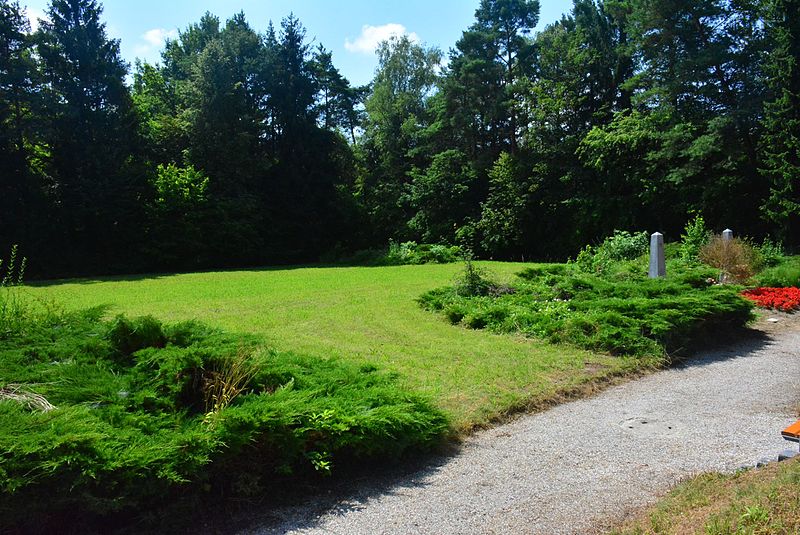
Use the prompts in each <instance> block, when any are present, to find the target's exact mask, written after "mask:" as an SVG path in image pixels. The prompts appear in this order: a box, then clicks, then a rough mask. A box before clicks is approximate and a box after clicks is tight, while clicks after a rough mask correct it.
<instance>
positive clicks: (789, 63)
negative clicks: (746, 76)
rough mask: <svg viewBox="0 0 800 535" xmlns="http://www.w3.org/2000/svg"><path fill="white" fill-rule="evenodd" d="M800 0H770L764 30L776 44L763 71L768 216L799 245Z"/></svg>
mask: <svg viewBox="0 0 800 535" xmlns="http://www.w3.org/2000/svg"><path fill="white" fill-rule="evenodd" d="M798 13H800V2H798V1H797V0H770V2H768V11H767V24H768V26H767V29H768V32H769V33H770V37H771V39H772V41H773V42H774V48H773V50H772V53H771V54H770V56H769V60H768V64H767V74H768V76H769V78H768V84H769V88H770V90H771V92H772V99H771V100H770V101H769V102H768V103H767V104H766V106H765V116H764V129H765V133H764V137H763V139H762V151H763V154H764V163H763V168H762V173H763V175H764V176H765V177H766V178H767V179H768V181H769V189H770V191H769V197H768V198H767V201H766V203H765V205H764V208H765V215H766V218H767V219H768V220H769V221H770V222H772V223H773V224H775V225H777V228H776V229H775V230H776V233H777V234H778V235H779V237H780V238H782V239H784V240H786V241H787V242H788V241H789V240H791V241H792V245H796V243H797V238H796V236H797V233H798V231H800V17H799V16H798Z"/></svg>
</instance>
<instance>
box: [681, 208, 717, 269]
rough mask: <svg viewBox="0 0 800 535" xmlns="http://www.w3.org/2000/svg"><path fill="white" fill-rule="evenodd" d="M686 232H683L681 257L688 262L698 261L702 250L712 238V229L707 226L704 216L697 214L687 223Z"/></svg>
mask: <svg viewBox="0 0 800 535" xmlns="http://www.w3.org/2000/svg"><path fill="white" fill-rule="evenodd" d="M684 233H685V234H681V247H680V255H681V258H682V259H683V260H685V261H688V262H691V261H696V260H698V258H699V256H700V250H701V249H702V248H703V247H705V245H706V244H707V243H708V242H709V240H710V239H711V231H710V230H708V228H707V227H706V221H705V219H703V216H701V215H697V216H695V218H694V219H692V220H691V221H689V222H687V223H686V226H685V227H684Z"/></svg>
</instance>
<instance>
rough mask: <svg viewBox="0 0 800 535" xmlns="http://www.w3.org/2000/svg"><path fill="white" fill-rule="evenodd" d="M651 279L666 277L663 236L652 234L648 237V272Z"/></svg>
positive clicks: (657, 233) (656, 233)
mask: <svg viewBox="0 0 800 535" xmlns="http://www.w3.org/2000/svg"><path fill="white" fill-rule="evenodd" d="M648 276H649V277H650V278H651V279H657V278H658V277H666V276H667V266H666V264H665V263H664V235H663V234H661V233H660V232H654V233H653V235H652V236H650V271H649V273H648Z"/></svg>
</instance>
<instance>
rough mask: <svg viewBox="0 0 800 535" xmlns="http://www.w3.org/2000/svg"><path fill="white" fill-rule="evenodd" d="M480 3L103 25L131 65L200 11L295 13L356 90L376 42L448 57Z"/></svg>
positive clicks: (256, 4) (301, 2) (293, 3)
mask: <svg viewBox="0 0 800 535" xmlns="http://www.w3.org/2000/svg"><path fill="white" fill-rule="evenodd" d="M47 3H48V0H27V1H24V2H21V4H23V5H25V6H27V8H28V15H29V17H31V18H32V19H36V18H39V17H43V16H44V12H45V11H46V9H47ZM478 4H479V1H478V0H436V1H430V0H404V1H374V0H339V1H335V2H332V1H330V0H270V1H269V2H264V1H262V0H241V1H239V2H228V1H225V0H170V1H166V2H165V1H163V0H137V1H136V2H131V1H130V0H106V1H104V2H103V7H104V12H103V22H105V23H106V26H107V31H108V34H109V36H110V37H113V38H115V39H120V41H121V43H120V45H121V46H120V49H121V53H122V57H123V59H124V60H125V61H127V62H129V63H130V64H131V65H133V63H134V61H135V59H136V58H141V59H143V60H147V61H149V62H151V63H152V62H155V61H158V60H159V58H160V53H161V51H162V50H163V48H164V41H165V39H168V38H174V37H177V35H178V30H179V29H180V30H182V29H185V28H186V27H187V26H188V25H189V24H191V23H193V22H196V21H197V20H199V19H200V17H201V16H202V15H203V13H205V12H206V11H210V12H212V13H214V14H215V15H217V16H219V17H220V18H221V19H222V20H226V19H228V18H230V17H231V16H232V15H234V14H235V13H237V12H239V11H244V13H245V15H246V16H247V20H248V21H249V22H250V23H251V24H252V26H253V28H254V29H255V30H257V31H264V30H265V29H266V27H267V23H268V22H269V21H270V20H272V21H273V22H274V23H275V24H277V23H278V22H280V20H281V19H283V18H284V17H285V16H286V15H288V14H289V13H292V12H293V13H294V15H295V16H296V17H298V18H299V19H300V20H301V21H303V25H304V26H305V27H306V29H307V32H308V34H307V35H308V37H309V39H311V38H313V39H314V40H315V43H314V44H315V45H316V44H318V43H322V44H323V45H325V47H326V48H327V49H329V50H331V51H332V52H333V59H334V61H335V62H336V66H337V67H338V68H339V70H340V71H341V72H342V74H343V75H344V76H345V77H346V78H347V79H348V80H350V81H351V82H352V83H353V84H354V85H361V84H366V83H367V82H369V81H370V80H371V79H372V77H373V75H374V74H375V68H376V66H377V64H378V60H377V56H376V54H375V50H376V48H377V46H378V43H380V42H381V41H382V40H385V39H386V38H388V37H389V36H391V35H393V34H398V33H401V34H402V33H406V34H408V35H409V36H411V37H412V39H415V40H419V41H421V42H424V43H425V44H427V45H429V46H435V47H438V48H440V49H441V50H442V51H444V52H445V53H446V52H447V51H448V50H449V49H450V48H452V47H453V46H454V45H455V42H456V41H457V40H458V38H459V37H460V36H461V32H462V31H463V30H464V28H466V27H467V26H469V25H470V24H471V23H472V21H473V19H474V15H475V9H476V8H477V7H478ZM571 7H572V2H571V1H568V0H543V1H542V2H541V14H540V21H539V25H538V26H537V29H538V30H540V29H543V28H544V27H545V26H546V25H548V24H550V23H552V22H555V21H556V20H558V19H560V18H561V15H562V14H563V13H564V12H568V11H569V10H570V9H571Z"/></svg>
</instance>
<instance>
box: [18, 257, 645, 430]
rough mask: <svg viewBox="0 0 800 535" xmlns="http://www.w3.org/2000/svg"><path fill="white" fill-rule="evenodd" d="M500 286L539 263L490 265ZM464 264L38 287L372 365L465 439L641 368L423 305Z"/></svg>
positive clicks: (76, 303)
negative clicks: (457, 322) (454, 319)
mask: <svg viewBox="0 0 800 535" xmlns="http://www.w3.org/2000/svg"><path fill="white" fill-rule="evenodd" d="M480 266H481V267H482V268H485V269H488V270H490V271H491V272H493V273H494V274H495V275H496V277H497V278H498V279H500V280H509V279H511V278H512V277H513V275H514V274H515V273H517V272H519V271H521V270H522V269H524V268H525V267H529V266H530V264H514V263H499V262H481V263H480ZM461 269H462V267H461V265H459V264H447V265H421V266H396V267H369V268H367V267H330V268H325V267H309V268H304V267H300V268H279V269H263V270H250V271H225V272H208V273H192V274H178V275H153V276H137V277H124V278H119V277H116V278H107V279H92V280H66V281H52V282H47V283H39V284H34V285H32V286H31V287H29V288H28V290H29V291H30V292H31V293H32V294H33V295H35V296H37V297H42V298H48V299H55V300H57V301H59V302H62V303H64V304H66V305H67V306H68V307H70V308H87V307H94V306H99V305H106V306H108V307H109V310H108V314H109V315H114V314H117V313H125V314H126V315H144V314H152V315H153V316H155V317H157V318H159V319H161V320H165V321H176V320H183V319H199V320H202V321H204V322H207V323H209V324H211V325H214V326H218V327H222V328H225V329H228V330H231V331H236V332H247V333H256V334H259V335H262V336H263V337H264V338H265V341H266V342H267V343H268V344H269V345H271V346H273V347H275V348H276V349H278V350H286V351H294V352H297V353H300V354H305V355H310V356H317V357H322V358H330V357H334V358H341V359H344V360H347V361H354V362H359V363H360V362H370V363H373V364H375V365H377V366H379V367H381V368H385V369H389V370H393V371H396V372H398V373H399V374H400V375H401V377H402V381H403V382H405V383H406V385H407V386H409V387H410V388H412V389H414V390H416V391H418V392H421V393H423V394H425V395H428V396H430V397H431V398H432V399H433V400H434V401H435V403H436V404H437V405H438V406H439V407H440V408H441V409H443V410H444V411H445V412H446V413H447V414H448V415H449V416H450V418H451V420H452V423H453V425H454V427H455V429H456V430H457V431H465V430H468V429H470V428H471V427H474V426H478V425H483V424H485V423H487V422H489V421H491V420H493V419H497V418H500V417H502V416H503V415H505V414H506V413H508V412H510V411H513V410H515V409H520V408H523V407H529V406H533V405H544V404H546V403H548V402H550V401H552V400H555V399H558V398H559V397H561V396H562V395H563V394H564V393H565V392H573V391H575V390H576V389H579V388H581V387H582V385H584V384H586V383H588V382H591V380H592V379H598V378H602V377H607V376H610V375H616V374H620V373H624V372H626V371H630V370H632V369H635V367H636V361H635V360H632V359H623V358H619V357H610V356H607V355H601V354H593V353H590V352H585V351H580V350H577V349H574V348H572V347H568V346H553V345H549V344H546V343H543V342H537V341H533V340H529V339H525V338H522V337H520V336H514V335H495V334H491V333H489V332H486V331H480V330H469V329H465V328H461V327H455V326H452V325H450V324H449V323H448V322H447V321H446V320H445V319H443V318H441V317H440V316H438V315H435V314H431V313H430V312H427V311H425V310H423V309H422V308H421V307H420V306H419V305H418V304H417V302H416V299H417V298H418V297H419V296H420V295H421V294H422V293H423V292H425V291H428V290H431V289H433V288H437V287H440V286H443V285H447V284H450V283H452V281H453V279H454V278H455V277H456V276H457V275H458V273H459V272H460V270H461Z"/></svg>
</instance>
